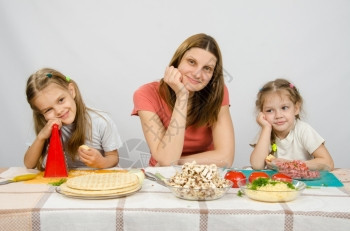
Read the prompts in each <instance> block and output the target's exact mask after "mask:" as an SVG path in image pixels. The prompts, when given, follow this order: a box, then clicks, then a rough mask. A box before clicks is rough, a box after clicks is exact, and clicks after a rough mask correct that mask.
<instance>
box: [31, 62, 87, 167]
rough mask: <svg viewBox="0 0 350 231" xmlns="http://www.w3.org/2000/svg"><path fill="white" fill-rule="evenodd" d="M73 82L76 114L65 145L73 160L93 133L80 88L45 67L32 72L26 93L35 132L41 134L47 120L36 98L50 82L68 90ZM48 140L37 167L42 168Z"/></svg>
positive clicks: (63, 76)
mask: <svg viewBox="0 0 350 231" xmlns="http://www.w3.org/2000/svg"><path fill="white" fill-rule="evenodd" d="M70 83H71V84H73V86H74V89H75V98H74V101H75V103H76V108H77V111H76V116H75V119H74V127H73V133H72V136H71V137H70V138H69V140H68V141H67V144H66V145H65V148H66V150H67V151H68V153H69V155H70V156H71V158H72V160H74V157H75V155H76V152H77V150H78V148H79V146H80V145H82V144H84V143H85V136H86V134H89V133H91V119H90V117H89V115H88V114H87V110H88V108H87V107H86V106H85V104H84V101H83V98H82V96H81V94H80V91H79V88H78V86H77V84H76V83H75V82H74V80H72V79H69V78H68V77H66V76H65V75H63V74H62V73H60V72H58V71H56V70H54V69H51V68H43V69H40V70H38V71H37V72H35V73H34V74H32V75H31V76H30V77H29V78H28V80H27V87H26V95H27V101H28V103H29V105H30V107H31V108H32V109H33V120H34V129H35V133H36V134H39V132H40V131H41V129H42V128H43V127H44V126H45V124H46V122H47V121H46V120H45V117H44V115H42V114H41V113H40V111H39V110H38V109H37V108H36V107H35V105H34V104H33V102H34V99H35V98H36V96H37V95H38V93H39V92H40V91H42V90H43V89H45V88H46V87H48V86H49V85H50V84H56V85H57V86H59V87H61V88H62V89H64V90H67V91H68V85H69V84H70ZM47 144H48V141H46V143H45V146H44V148H43V151H42V153H41V157H40V159H39V162H38V164H37V168H38V169H41V170H42V162H43V156H44V155H45V151H46V147H47Z"/></svg>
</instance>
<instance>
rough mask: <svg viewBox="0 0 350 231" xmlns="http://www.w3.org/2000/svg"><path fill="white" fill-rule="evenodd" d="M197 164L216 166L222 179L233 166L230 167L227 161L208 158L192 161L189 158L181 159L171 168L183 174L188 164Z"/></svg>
mask: <svg viewBox="0 0 350 231" xmlns="http://www.w3.org/2000/svg"><path fill="white" fill-rule="evenodd" d="M194 161H195V162H196V164H200V165H211V164H215V165H216V166H217V170H218V173H219V175H220V176H221V177H224V176H225V174H226V172H227V170H228V169H230V168H231V166H229V164H228V163H227V162H226V161H223V160H216V159H208V158H203V159H198V158H196V159H192V158H188V159H179V160H176V161H174V162H172V163H171V166H172V167H173V168H174V169H175V171H176V172H181V171H182V167H183V166H184V165H185V164H186V163H193V162H194Z"/></svg>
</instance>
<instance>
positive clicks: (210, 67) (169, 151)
mask: <svg viewBox="0 0 350 231" xmlns="http://www.w3.org/2000/svg"><path fill="white" fill-rule="evenodd" d="M132 115H138V116H139V117H140V120H141V125H142V129H143V133H144V136H145V138H146V141H147V144H148V146H149V148H150V151H151V155H152V156H151V159H150V165H151V166H167V165H170V164H171V163H173V162H174V161H176V160H178V159H180V158H181V159H191V160H196V161H197V162H198V163H199V162H202V163H204V162H205V161H208V162H213V163H216V164H218V165H228V166H231V165H232V163H233V159H234V146H235V143H234V131H233V124H232V120H231V116H230V111H229V96H228V90H227V88H226V86H225V84H224V78H223V67H222V58H221V52H220V49H219V46H218V44H217V43H216V41H215V40H214V39H213V38H212V37H211V36H209V35H206V34H196V35H193V36H191V37H189V38H187V39H186V40H185V41H184V42H183V43H182V44H181V45H180V46H179V47H178V49H177V50H176V51H175V54H174V56H173V57H172V59H171V61H170V64H169V66H168V67H166V69H165V73H164V77H163V78H162V79H161V80H160V81H155V82H151V83H148V84H145V85H143V86H141V87H140V88H139V89H138V90H137V91H136V92H135V93H134V109H133V111H132Z"/></svg>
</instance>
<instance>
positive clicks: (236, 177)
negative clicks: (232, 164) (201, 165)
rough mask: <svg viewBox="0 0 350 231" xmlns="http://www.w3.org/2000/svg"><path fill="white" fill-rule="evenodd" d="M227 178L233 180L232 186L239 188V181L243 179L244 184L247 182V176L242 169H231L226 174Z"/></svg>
mask: <svg viewBox="0 0 350 231" xmlns="http://www.w3.org/2000/svg"><path fill="white" fill-rule="evenodd" d="M225 179H226V180H229V181H232V182H233V185H232V188H238V187H239V186H238V182H239V181H242V184H245V183H246V180H247V178H246V177H245V175H244V174H243V173H242V172H240V171H229V172H227V173H226V174H225Z"/></svg>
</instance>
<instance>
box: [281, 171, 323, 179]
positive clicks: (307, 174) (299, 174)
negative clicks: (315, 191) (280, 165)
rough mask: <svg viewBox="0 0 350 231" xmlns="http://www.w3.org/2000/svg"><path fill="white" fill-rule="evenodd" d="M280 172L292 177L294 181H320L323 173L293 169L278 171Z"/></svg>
mask: <svg viewBox="0 0 350 231" xmlns="http://www.w3.org/2000/svg"><path fill="white" fill-rule="evenodd" d="M277 171H278V172H280V173H283V174H285V175H287V176H290V177H291V178H293V179H294V180H319V179H321V173H320V171H318V170H293V169H277Z"/></svg>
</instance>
